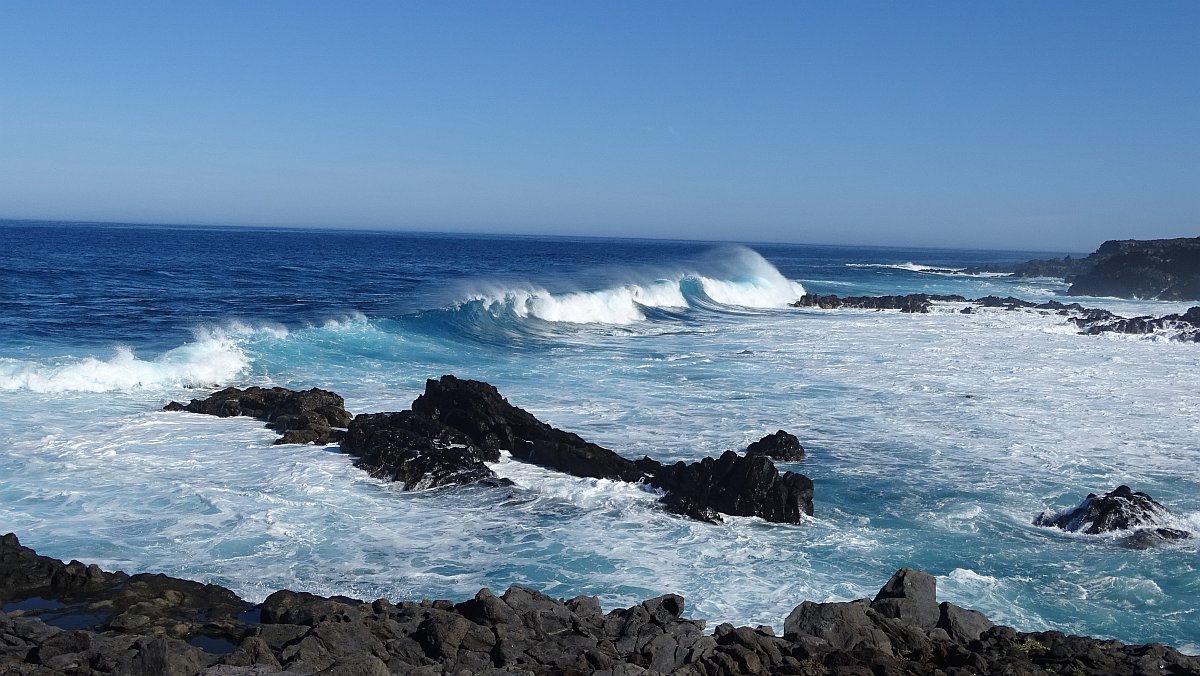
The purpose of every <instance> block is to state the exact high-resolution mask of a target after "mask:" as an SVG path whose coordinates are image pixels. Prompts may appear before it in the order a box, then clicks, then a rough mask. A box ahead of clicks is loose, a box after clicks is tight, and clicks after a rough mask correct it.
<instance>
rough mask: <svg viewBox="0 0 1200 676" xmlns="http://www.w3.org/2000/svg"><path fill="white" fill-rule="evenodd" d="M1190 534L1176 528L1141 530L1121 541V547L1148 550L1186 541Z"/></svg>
mask: <svg viewBox="0 0 1200 676" xmlns="http://www.w3.org/2000/svg"><path fill="white" fill-rule="evenodd" d="M1191 537H1192V534H1191V533H1189V532H1187V531H1184V530H1179V529H1176V528H1143V529H1141V530H1139V531H1136V532H1134V534H1133V535H1130V536H1128V537H1126V538H1124V539H1122V540H1121V546H1123V547H1127V548H1129V549H1150V548H1152V547H1159V546H1162V545H1164V544H1166V543H1168V542H1173V541H1175V540H1187V539H1190V538H1191Z"/></svg>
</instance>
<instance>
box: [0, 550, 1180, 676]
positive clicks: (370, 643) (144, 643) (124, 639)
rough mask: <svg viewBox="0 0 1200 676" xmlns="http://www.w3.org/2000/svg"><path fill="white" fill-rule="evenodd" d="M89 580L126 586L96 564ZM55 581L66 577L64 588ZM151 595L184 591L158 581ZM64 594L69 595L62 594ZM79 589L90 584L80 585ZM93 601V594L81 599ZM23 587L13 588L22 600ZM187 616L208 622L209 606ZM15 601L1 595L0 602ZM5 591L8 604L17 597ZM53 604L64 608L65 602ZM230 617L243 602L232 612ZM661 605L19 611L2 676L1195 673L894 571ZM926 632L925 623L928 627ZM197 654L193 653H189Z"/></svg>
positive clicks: (4, 570) (24, 565)
mask: <svg viewBox="0 0 1200 676" xmlns="http://www.w3.org/2000/svg"><path fill="white" fill-rule="evenodd" d="M78 565H79V566H80V567H81V568H82V569H83V570H85V571H86V570H94V571H96V572H95V573H93V576H92V577H93V578H94V580H97V581H100V583H101V584H108V582H110V581H113V580H126V579H129V580H132V579H134V578H127V576H124V575H123V574H122V573H104V572H102V571H99V569H98V568H95V567H94V566H84V565H83V564H78ZM67 567H68V566H66V564H62V563H61V562H55V561H53V560H52V559H51V560H44V557H38V556H37V554H36V553H34V552H33V551H32V550H28V549H25V548H23V547H21V546H20V544H19V543H18V542H17V540H16V537H15V536H12V535H9V536H5V537H4V538H3V540H0V581H15V582H14V584H16V585H17V586H18V587H21V585H22V584H25V583H23V582H20V581H22V580H25V581H29V580H36V581H37V584H39V585H41V584H43V583H45V582H46V580H47V579H53V578H54V576H55V572H54V571H62V570H63V569H65V568H67ZM59 574H60V575H65V576H66V577H64V578H63V579H64V580H66V579H72V580H73V579H75V578H76V576H74V575H71V574H65V573H61V572H60V573H59ZM151 577H155V578H161V579H162V589H163V590H171V589H183V588H185V587H186V586H187V585H195V584H196V583H189V582H186V581H183V580H175V579H172V578H166V577H163V576H151ZM68 586H69V587H70V588H72V589H75V588H76V587H78V585H77V584H75V583H71V584H70V585H68ZM84 586H88V585H86V584H85V585H84ZM93 587H94V585H93ZM22 588H23V587H22ZM216 589H217V590H220V592H223V593H217V594H215V595H214V597H213V599H214V600H215V605H214V606H213V607H212V608H211V609H208V608H204V607H199V608H197V610H198V611H203V612H208V613H209V614H212V612H213V611H216V612H217V614H220V613H221V612H222V611H221V608H222V607H223V606H221V605H220V599H222V598H226V597H231V598H234V599H236V597H233V596H232V594H231V593H230V592H228V591H227V590H221V588H219V587H217V588H216ZM122 591H123V589H122V587H121V585H119V584H117V585H111V586H108V587H106V588H104V589H103V590H100V589H96V588H92V589H91V592H90V593H92V594H93V595H96V598H98V599H99V602H104V601H106V600H108V601H111V602H112V604H113V605H114V606H119V605H121V604H122V603H123V602H124V601H123V600H122V597H121V596H120V594H121V593H122ZM14 593H16V592H14V589H13V588H10V587H9V586H0V594H2V595H3V596H0V598H2V599H6V600H8V599H12V598H15V597H14ZM21 593H25V592H19V593H17V595H18V596H19V595H20V594H21ZM63 598H66V597H63ZM238 604H239V605H238V606H237V607H239V608H244V607H248V606H249V604H246V603H244V602H241V601H240V600H238ZM684 608H685V604H684V600H683V598H682V597H680V596H677V595H675V594H666V595H664V596H660V597H658V598H654V599H650V600H648V601H643V602H642V603H639V604H637V605H634V606H631V607H628V608H617V609H614V610H612V611H610V612H608V613H605V612H604V611H603V610H602V609H601V607H600V603H599V601H597V600H596V599H595V598H594V597H587V596H581V597H576V598H573V599H570V600H566V601H564V600H562V599H555V598H551V597H549V596H547V595H545V594H542V593H540V592H538V591H536V590H533V589H527V588H524V587H516V586H514V587H510V588H509V589H508V591H506V592H504V594H502V595H500V596H496V595H495V594H493V593H492V592H491V591H489V590H487V589H482V590H480V591H479V593H478V594H476V595H475V597H474V598H472V599H468V600H466V601H463V602H461V603H458V604H454V603H451V602H449V601H420V602H412V601H405V602H399V603H393V602H391V601H387V600H383V599H380V600H377V601H375V602H373V603H364V602H362V601H358V600H355V599H349V598H344V597H333V598H323V597H320V596H314V595H312V594H306V593H297V592H291V591H279V592H276V593H274V594H271V595H270V596H269V597H268V598H267V600H266V601H264V602H263V603H262V604H261V606H259V607H258V610H259V613H260V615H261V622H260V623H257V624H254V625H252V626H248V627H239V628H238V631H229V632H226V633H225V634H223V636H224V637H226V638H224V639H223V641H222V642H223V643H224V644H225V645H228V646H229V649H225V650H217V651H215V652H214V651H213V650H212V649H211V648H213V647H214V646H215V645H216V642H214V641H211V640H210V641H206V642H199V641H193V643H195V644H196V645H188V644H187V643H184V642H183V641H180V640H177V639H174V638H170V637H169V636H166V635H160V634H162V632H161V631H160V630H158V629H155V628H154V627H155V625H143V626H141V627H132V626H125V625H110V626H107V627H104V629H105V631H104V632H103V633H99V632H96V631H64V630H62V629H60V628H57V627H54V626H48V625H47V624H45V623H44V622H42V621H40V620H39V619H38V618H37V617H29V616H24V615H23V614H22V613H23V611H15V612H13V611H9V612H0V673H4V674H10V673H11V674H30V675H34V674H38V675H41V674H45V675H47V676H49V675H51V674H72V675H76V674H78V675H84V674H97V675H99V674H105V675H107V674H112V675H114V676H115V675H117V674H122V675H139V676H142V675H144V676H151V675H153V676H160V675H164V674H166V675H172V676H198V675H199V674H205V675H206V676H234V675H245V676H250V675H254V676H285V675H286V674H313V673H321V674H334V675H340V676H352V675H355V674H362V675H368V676H385V675H386V674H423V675H428V676H435V675H440V674H455V675H459V674H481V675H485V676H486V675H493V676H500V675H501V674H508V675H511V676H515V675H517V674H525V675H529V674H533V675H535V676H566V675H574V674H579V675H582V674H608V675H611V676H616V675H629V676H634V675H637V674H643V675H645V676H655V675H665V674H676V675H678V676H766V675H768V674H806V675H807V674H812V675H816V674H864V675H866V674H897V675H899V674H914V675H915V674H937V673H944V674H967V673H988V674H1035V673H1047V672H1049V673H1084V674H1137V673H1155V674H1159V673H1161V674H1200V659H1197V658H1193V657H1187V656H1184V655H1181V654H1180V653H1178V652H1177V651H1175V650H1173V649H1171V648H1168V647H1165V646H1162V645H1157V644H1151V645H1144V646H1126V645H1124V644H1122V643H1120V642H1118V641H1101V640H1096V639H1090V638H1084V637H1078V636H1065V635H1063V634H1061V633H1058V632H1038V633H1032V634H1026V633H1019V632H1017V631H1014V630H1013V629H1009V628H1007V627H997V626H994V625H993V624H992V623H991V622H990V621H988V619H987V618H986V617H984V616H983V615H981V614H980V613H977V612H975V611H972V610H966V609H963V608H959V607H958V606H955V605H953V604H951V603H946V602H943V603H941V604H938V603H937V599H936V595H935V584H934V580H933V578H932V577H930V576H928V575H926V574H925V573H921V572H919V571H915V570H911V569H902V570H900V571H898V572H897V573H896V574H895V575H893V576H892V579H891V580H890V581H889V582H888V583H887V584H886V585H885V586H884V587H883V589H881V590H880V592H879V594H878V595H877V596H876V597H875V600H874V601H873V602H868V601H867V600H866V599H861V600H858V601H851V602H848V603H812V602H804V603H802V604H800V605H799V606H797V607H796V609H795V610H793V611H792V613H791V614H790V615H789V616H788V618H787V619H786V621H785V622H784V625H783V626H784V632H783V633H784V635H783V636H776V635H775V633H774V632H773V631H772V630H771V629H770V627H758V628H757V629H751V628H749V627H734V626H732V625H729V624H722V625H719V626H717V627H716V628H715V630H714V631H713V632H712V633H711V634H705V631H704V622H703V621H695V620H689V619H686V618H685V617H684V616H683V614H684ZM931 622H933V624H931ZM197 646H199V647H197Z"/></svg>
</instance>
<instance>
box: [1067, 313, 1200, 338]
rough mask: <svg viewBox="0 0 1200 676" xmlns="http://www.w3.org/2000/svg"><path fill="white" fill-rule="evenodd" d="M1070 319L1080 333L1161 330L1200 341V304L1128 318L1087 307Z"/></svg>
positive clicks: (1151, 332) (1152, 331) (1143, 333)
mask: <svg viewBox="0 0 1200 676" xmlns="http://www.w3.org/2000/svg"><path fill="white" fill-rule="evenodd" d="M1070 321H1071V323H1073V324H1075V325H1076V326H1078V327H1079V330H1080V331H1079V332H1080V333H1083V334H1086V335H1089V336H1097V335H1100V334H1102V333H1127V334H1133V335H1148V334H1158V335H1164V336H1167V337H1169V338H1171V339H1172V340H1177V341H1182V342H1190V343H1200V306H1197V307H1192V308H1189V309H1188V311H1187V312H1185V313H1183V314H1170V315H1164V316H1162V317H1149V316H1147V317H1130V318H1127V317H1122V316H1120V315H1116V314H1113V313H1112V312H1109V311H1108V310H1085V311H1084V312H1082V313H1081V314H1079V316H1076V317H1072V318H1071V320H1070Z"/></svg>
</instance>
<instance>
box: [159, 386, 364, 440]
mask: <svg viewBox="0 0 1200 676" xmlns="http://www.w3.org/2000/svg"><path fill="white" fill-rule="evenodd" d="M164 410H167V411H190V412H192V413H204V414H206V415H215V416H219V417H221V418H229V417H233V416H239V415H242V416H248V417H251V418H257V419H259V420H262V421H264V422H266V423H267V427H269V428H271V429H273V430H275V431H276V432H279V433H280V434H282V435H283V436H282V437H280V438H279V439H278V440H277V441H276V442H275V443H277V444H306V443H316V444H330V443H333V442H335V441H337V440H339V439H340V438H341V435H342V432H341V430H340V429H339V428H344V427H346V425H348V424H349V423H350V420H351V419H352V418H353V417H354V416H352V415H351V414H350V413H349V412H347V411H346V402H345V401H344V400H343V399H342V398H341V397H340V396H339V395H337V394H334V393H333V392H329V391H327V390H320V389H317V388H315V387H314V388H312V389H310V390H305V391H302V392H297V391H295V390H289V389H286V388H283V387H271V388H265V387H247V388H246V389H244V390H239V389H238V388H236V387H227V388H225V389H223V390H221V391H220V392H214V393H213V394H212V395H210V396H209V397H208V398H206V399H193V400H192V401H191V402H189V403H188V404H186V405H184V404H180V403H179V402H177V401H172V402H171V403H169V404H167V405H166V406H165V407H164Z"/></svg>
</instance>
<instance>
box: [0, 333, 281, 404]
mask: <svg viewBox="0 0 1200 676" xmlns="http://www.w3.org/2000/svg"><path fill="white" fill-rule="evenodd" d="M279 331H280V329H275V328H265V329H253V328H251V327H247V326H243V325H230V326H228V327H224V328H220V329H209V330H207V331H204V332H198V333H197V336H196V340H194V341H192V342H188V343H184V344H183V345H180V346H179V347H176V348H174V349H171V350H168V351H166V352H164V353H162V354H161V355H159V356H158V357H156V358H154V359H141V358H139V357H138V356H137V355H135V354H134V351H133V349H131V348H129V347H127V346H119V347H117V348H116V353H115V354H114V355H113V356H112V357H111V358H109V359H97V358H95V357H85V358H82V359H69V358H66V359H59V360H55V361H52V362H36V361H22V360H17V359H0V390H31V391H33V392H42V393H47V392H113V391H127V390H137V389H153V388H166V387H209V386H213V385H218V384H220V383H223V382H226V381H228V380H230V379H232V378H233V377H235V376H236V375H237V374H239V373H241V372H242V371H243V370H244V369H246V367H248V366H249V365H250V358H249V357H247V356H246V354H245V353H244V352H243V351H242V349H241V348H240V347H239V346H238V344H237V341H236V338H237V337H238V336H242V335H246V334H247V333H258V332H267V333H270V334H272V335H277V334H278V332H279ZM283 335H286V332H285V333H284V334H283Z"/></svg>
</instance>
